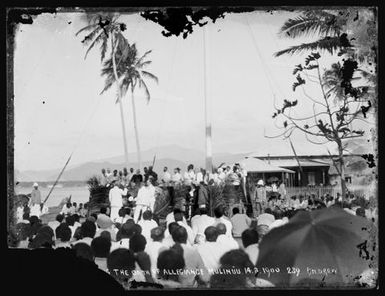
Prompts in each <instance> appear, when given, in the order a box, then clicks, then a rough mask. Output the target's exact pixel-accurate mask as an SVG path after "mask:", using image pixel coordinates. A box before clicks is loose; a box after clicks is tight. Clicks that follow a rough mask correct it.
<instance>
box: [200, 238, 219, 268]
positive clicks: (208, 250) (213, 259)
mask: <svg viewBox="0 0 385 296" xmlns="http://www.w3.org/2000/svg"><path fill="white" fill-rule="evenodd" d="M197 250H198V253H199V255H201V257H202V260H203V263H204V265H205V266H206V268H207V269H208V271H209V272H210V270H213V269H217V268H219V260H220V258H221V256H222V255H223V254H222V252H221V251H220V250H221V248H220V246H219V244H218V243H217V242H207V241H206V242H204V243H202V244H201V245H198V246H197Z"/></svg>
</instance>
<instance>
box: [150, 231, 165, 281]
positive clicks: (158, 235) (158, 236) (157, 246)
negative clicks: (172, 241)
mask: <svg viewBox="0 0 385 296" xmlns="http://www.w3.org/2000/svg"><path fill="white" fill-rule="evenodd" d="M163 239H164V229H163V228H162V227H155V228H153V229H152V230H151V240H150V241H148V242H147V244H146V248H145V249H144V251H145V252H146V253H147V254H148V256H150V261H151V274H152V277H153V278H154V279H155V278H156V275H157V272H156V263H157V261H158V256H159V253H160V252H161V251H163V250H167V247H166V246H165V245H164V244H163V242H162V241H163Z"/></svg>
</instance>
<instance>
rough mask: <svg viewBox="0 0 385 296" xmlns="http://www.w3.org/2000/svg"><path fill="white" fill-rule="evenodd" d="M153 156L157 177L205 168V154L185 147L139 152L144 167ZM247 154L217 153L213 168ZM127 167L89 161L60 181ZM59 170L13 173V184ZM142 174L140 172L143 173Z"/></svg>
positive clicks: (118, 160) (117, 161)
mask: <svg viewBox="0 0 385 296" xmlns="http://www.w3.org/2000/svg"><path fill="white" fill-rule="evenodd" d="M154 155H156V159H155V166H154V171H155V172H156V173H158V174H160V173H161V172H162V171H163V167H165V166H167V167H168V168H169V170H170V171H172V170H173V169H174V168H176V167H179V168H180V169H181V170H182V172H183V171H185V170H186V168H187V166H188V165H189V164H190V163H191V164H193V165H194V166H195V167H196V168H199V167H204V163H205V155H204V152H203V151H199V150H194V149H190V148H184V147H180V146H177V145H169V146H162V147H159V148H158V149H149V150H146V151H143V152H142V159H143V160H142V162H143V166H147V167H148V166H149V165H151V164H152V161H153V158H154ZM245 155H246V154H230V153H218V154H214V155H213V165H214V167H216V166H218V165H220V164H221V163H222V162H224V163H226V164H233V163H235V162H238V161H240V160H241V159H243V158H244V156H245ZM136 159H137V158H136V153H130V154H129V161H130V162H129V164H128V167H127V168H131V167H132V168H134V169H135V168H136V165H137V163H136ZM126 166H127V165H126V164H125V163H124V155H120V156H116V157H110V158H105V159H99V160H95V161H92V162H86V163H83V164H80V165H76V166H71V167H70V166H69V167H68V168H67V169H66V171H65V172H64V173H63V175H62V177H61V181H85V180H87V179H88V178H89V177H91V176H93V175H98V174H100V171H101V169H102V168H105V169H107V168H110V169H111V170H114V169H117V170H122V169H123V167H126ZM60 171H61V168H58V169H55V170H43V171H23V172H20V171H15V177H16V181H19V182H30V181H40V182H47V181H55V180H56V178H57V177H58V175H59V173H60ZM142 172H143V171H142Z"/></svg>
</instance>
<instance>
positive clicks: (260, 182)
mask: <svg viewBox="0 0 385 296" xmlns="http://www.w3.org/2000/svg"><path fill="white" fill-rule="evenodd" d="M257 185H261V186H263V185H265V183H264V182H263V180H262V179H261V180H259V181H258V182H257Z"/></svg>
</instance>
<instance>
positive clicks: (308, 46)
mask: <svg viewBox="0 0 385 296" xmlns="http://www.w3.org/2000/svg"><path fill="white" fill-rule="evenodd" d="M340 47H341V42H340V38H339V37H326V38H323V39H320V40H317V41H314V42H310V43H302V44H301V45H295V46H291V47H289V48H287V49H284V50H281V51H278V52H276V53H274V56H275V57H279V56H281V55H283V54H294V53H300V52H302V51H315V50H326V51H327V52H329V53H331V54H333V53H334V52H335V51H336V50H337V49H338V48H340Z"/></svg>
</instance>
